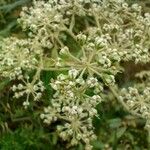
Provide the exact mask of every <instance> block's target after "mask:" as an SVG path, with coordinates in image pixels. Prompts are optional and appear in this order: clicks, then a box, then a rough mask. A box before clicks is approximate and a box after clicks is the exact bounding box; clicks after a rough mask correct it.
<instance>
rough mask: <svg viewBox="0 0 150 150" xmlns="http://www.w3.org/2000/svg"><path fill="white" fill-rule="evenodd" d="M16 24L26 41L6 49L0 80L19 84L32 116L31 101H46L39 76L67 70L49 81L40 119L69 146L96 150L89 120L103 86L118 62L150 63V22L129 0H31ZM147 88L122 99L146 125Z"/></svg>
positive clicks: (0, 50) (4, 44)
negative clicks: (49, 90)
mask: <svg viewBox="0 0 150 150" xmlns="http://www.w3.org/2000/svg"><path fill="white" fill-rule="evenodd" d="M81 20H82V21H81ZM18 22H19V24H20V25H21V27H22V29H23V30H25V31H26V32H27V33H28V34H27V38H26V39H19V38H17V37H10V38H6V39H4V40H3V41H1V43H0V64H1V65H0V77H3V78H10V79H11V80H12V79H13V80H15V81H17V82H14V83H18V84H17V85H15V84H14V85H13V87H12V90H13V91H14V93H15V94H14V98H20V97H22V96H26V100H25V101H24V103H23V105H24V106H25V108H27V106H28V105H29V104H30V100H29V98H30V97H32V99H33V101H37V100H42V99H43V97H42V92H43V90H44V89H45V88H46V87H44V85H43V83H42V81H41V79H40V77H41V72H45V71H47V72H48V73H49V71H64V72H65V71H66V70H69V72H68V74H67V75H64V74H60V75H59V76H58V77H57V80H51V87H52V88H53V89H54V90H55V91H56V92H55V94H54V95H53V98H52V100H51V101H50V103H51V104H50V106H48V107H46V108H45V109H44V113H43V114H41V118H42V119H43V121H44V123H46V124H48V125H50V124H51V123H53V122H55V123H56V124H57V123H60V124H59V125H57V129H56V131H57V132H58V133H59V136H60V137H61V138H62V139H63V140H65V141H68V142H69V143H70V146H73V145H77V144H78V143H79V142H80V141H81V142H83V143H85V145H86V150H90V149H92V146H91V145H90V141H91V140H93V139H95V134H94V128H93V126H92V118H93V117H94V116H97V110H96V108H95V107H96V106H97V104H98V103H99V102H101V96H100V94H101V92H102V90H103V84H104V85H105V86H107V87H109V88H110V86H113V85H114V84H115V77H116V75H117V73H118V72H121V71H123V68H122V67H121V65H120V64H121V62H126V61H134V62H135V63H141V64H145V63H148V62H150V51H149V50H150V42H149V39H150V14H149V13H146V14H143V12H142V8H141V7H140V6H138V5H137V4H133V5H131V6H129V5H128V4H127V3H126V2H125V0H48V1H46V2H45V1H44V0H43V1H42V0H41V1H38V0H37V1H36V0H34V1H33V6H31V7H30V8H27V7H24V8H23V9H22V12H21V14H20V18H19V19H18ZM69 40H70V41H72V42H73V43H74V44H72V43H71V44H68V43H69V42H70V41H69ZM71 68H74V69H71ZM34 72H35V75H33V73H34ZM31 74H32V75H33V76H32V75H31ZM26 75H27V77H26ZM30 76H31V77H30ZM144 76H145V75H144ZM32 77H33V80H32ZM146 77H147V75H146ZM99 81H101V83H99ZM147 81H148V82H149V81H150V80H147ZM144 86H145V85H144ZM145 87H146V88H145V89H144V88H143V87H142V88H141V87H140V86H139V87H133V88H131V87H130V88H129V89H128V90H127V89H123V90H122V92H121V95H122V96H120V99H121V100H122V101H124V102H125V103H126V104H127V105H128V106H129V108H130V110H132V111H134V112H136V113H138V114H141V115H142V116H143V117H147V116H148V115H149V113H150V110H149V100H150V96H149V95H150V88H149V87H150V86H149V85H148V84H147V85H146V86H145ZM110 89H111V88H110ZM43 104H44V103H43ZM57 120H58V121H57Z"/></svg>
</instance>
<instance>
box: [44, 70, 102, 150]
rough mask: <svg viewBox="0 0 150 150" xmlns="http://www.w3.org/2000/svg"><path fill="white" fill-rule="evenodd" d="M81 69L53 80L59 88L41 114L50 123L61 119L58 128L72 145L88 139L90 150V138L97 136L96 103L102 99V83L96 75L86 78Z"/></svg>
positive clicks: (87, 147) (61, 135) (54, 84)
mask: <svg viewBox="0 0 150 150" xmlns="http://www.w3.org/2000/svg"><path fill="white" fill-rule="evenodd" d="M77 75H78V71H77V70H75V69H72V70H70V71H69V72H68V75H63V74H61V75H59V76H58V78H57V80H52V81H51V86H52V88H53V89H54V90H55V91H56V92H55V94H54V95H53V99H52V100H51V105H50V106H48V107H47V108H45V109H44V113H43V114H41V118H42V119H43V120H44V123H46V124H48V125H50V124H51V123H52V122H55V121H57V120H59V121H61V124H59V125H57V129H56V130H57V132H58V133H59V136H60V137H61V138H62V139H63V140H64V141H68V142H70V146H74V145H77V144H79V142H80V141H81V142H84V143H85V144H86V148H85V149H87V150H89V149H91V148H92V146H91V145H90V141H91V140H94V139H95V138H96V136H95V134H94V131H93V125H92V118H93V117H94V116H97V110H96V108H95V107H96V105H97V104H99V103H100V102H101V96H100V93H101V91H102V87H101V84H100V83H99V82H98V80H97V79H96V78H94V77H89V78H87V79H86V80H84V79H83V78H80V76H77ZM90 89H99V91H97V90H96V92H95V93H96V94H95V93H93V94H90V95H89V94H88V93H87V90H90Z"/></svg>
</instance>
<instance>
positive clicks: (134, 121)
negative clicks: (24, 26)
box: [0, 0, 150, 150]
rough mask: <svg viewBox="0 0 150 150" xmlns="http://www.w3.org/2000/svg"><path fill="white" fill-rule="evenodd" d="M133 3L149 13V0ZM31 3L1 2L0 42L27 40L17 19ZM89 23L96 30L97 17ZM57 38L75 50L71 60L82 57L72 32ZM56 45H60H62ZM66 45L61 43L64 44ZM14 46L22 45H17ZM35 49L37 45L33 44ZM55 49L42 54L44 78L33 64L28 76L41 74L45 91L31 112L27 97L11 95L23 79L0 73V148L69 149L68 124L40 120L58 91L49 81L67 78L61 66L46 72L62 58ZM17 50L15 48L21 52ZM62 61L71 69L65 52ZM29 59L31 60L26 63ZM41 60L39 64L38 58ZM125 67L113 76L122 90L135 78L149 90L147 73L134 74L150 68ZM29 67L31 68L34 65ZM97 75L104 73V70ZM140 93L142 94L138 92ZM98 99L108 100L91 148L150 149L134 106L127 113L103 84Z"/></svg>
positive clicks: (101, 110) (79, 148)
mask: <svg viewBox="0 0 150 150" xmlns="http://www.w3.org/2000/svg"><path fill="white" fill-rule="evenodd" d="M134 2H138V3H140V4H141V5H142V6H145V7H144V11H146V12H148V11H150V9H149V2H148V1H146V0H143V1H140V0H133V1H129V4H131V3H134ZM30 5H31V0H8V1H5V0H4V1H1V2H0V29H1V30H0V39H3V38H4V37H9V36H10V35H15V37H19V38H20V37H26V36H27V34H26V32H28V31H26V32H25V33H22V31H21V28H20V26H18V25H17V18H18V17H19V14H20V10H21V7H22V6H30ZM77 19H78V21H77V24H76V25H75V27H74V32H75V33H79V31H80V29H81V30H82V29H84V27H85V25H86V23H83V22H84V21H83V20H84V19H85V18H84V17H83V18H82V17H81V18H80V17H79V18H77ZM87 20H88V23H87V24H88V25H89V24H90V25H91V26H93V18H90V17H89V18H87ZM59 39H61V40H62V43H63V44H65V45H67V47H68V48H69V49H72V50H73V51H71V54H73V55H72V56H77V57H79V58H80V56H81V55H82V54H81V52H80V50H81V47H80V45H79V44H78V42H76V40H75V39H74V37H73V35H71V34H70V33H69V32H64V33H62V34H61V36H60V37H59ZM40 40H42V39H40ZM57 42H58V43H59V42H60V41H57ZM14 43H15V42H14ZM62 43H59V44H60V45H61V44H62ZM21 44H22V43H21ZM59 44H58V45H59ZM16 45H17V46H18V45H19V44H16ZM17 46H16V47H17ZM32 46H34V43H33V44H32ZM55 46H56V47H55ZM55 46H54V47H53V48H52V52H51V53H52V54H51V55H52V59H48V57H47V55H49V54H48V52H47V51H48V49H47V47H45V48H44V52H45V54H46V55H45V56H46V57H45V56H44V57H45V58H44V59H43V60H44V64H45V66H44V67H45V70H42V71H41V72H40V75H39V74H36V75H35V72H36V71H35V70H38V69H39V68H40V66H38V65H35V66H36V67H35V66H34V65H33V66H34V67H35V68H34V69H33V71H30V70H29V71H27V74H29V76H30V77H31V79H32V78H33V79H34V78H37V76H40V79H41V81H42V82H43V85H44V87H45V91H44V92H43V96H42V101H37V102H36V103H35V102H34V101H31V105H29V107H28V108H27V109H24V108H23V107H22V101H25V100H26V96H25V95H23V96H22V97H21V98H20V99H19V100H18V99H13V92H12V90H11V88H12V86H13V85H14V84H15V85H18V83H19V80H10V79H8V78H4V77H3V76H2V77H1V75H0V150H55V149H56V150H66V145H67V142H66V141H63V140H61V139H60V138H59V133H58V132H56V126H57V124H59V123H64V122H65V121H64V120H58V121H56V122H53V123H52V126H49V125H47V124H43V120H42V119H41V118H40V117H39V116H40V115H41V114H42V113H43V106H44V107H45V106H46V107H47V106H48V105H49V104H50V103H51V102H52V97H53V94H54V93H55V89H53V88H52V87H51V85H50V81H51V79H56V78H57V76H58V75H60V73H63V74H65V75H67V72H66V70H65V69H66V68H65V69H64V70H59V69H58V68H59V67H56V68H55V69H56V70H47V68H51V66H53V64H55V63H56V62H55V61H54V58H57V57H58V51H56V49H57V45H55ZM20 47H21V46H20ZM37 47H38V45H37ZM17 48H18V47H17ZM17 48H16V49H15V50H17ZM20 49H21V48H20ZM61 57H62V58H65V59H66V60H67V61H68V62H67V61H66V62H67V63H68V64H69V65H72V64H71V61H70V58H69V57H68V56H66V55H64V53H63V55H62V56H61ZM28 58H29V57H27V58H26V59H28ZM73 59H74V58H71V60H73ZM37 60H39V59H38V57H37ZM58 61H59V60H58ZM121 63H122V65H121V68H119V67H118V68H119V69H118V70H119V71H122V67H123V68H124V74H123V73H118V74H117V76H115V77H116V78H117V79H116V81H117V85H119V86H118V87H119V88H120V87H121V88H122V87H123V88H127V87H129V86H132V85H133V83H135V82H136V81H137V80H138V81H140V82H141V80H142V85H141V84H140V85H138V87H139V88H140V89H143V88H141V87H144V88H145V87H146V86H147V84H148V83H149V80H147V79H148V78H147V76H146V81H147V82H146V84H144V85H143V80H144V81H145V77H144V79H143V76H144V75H145V74H144V73H143V74H144V75H143V74H142V75H141V74H140V75H138V76H140V79H135V78H134V77H133V76H134V75H135V74H136V72H139V71H141V70H145V69H146V70H148V69H149V64H144V65H142V66H139V64H138V65H133V66H132V62H130V61H129V63H126V62H121ZM29 64H30V65H32V64H31V63H29ZM114 64H115V63H114ZM0 65H1V64H0ZM75 65H76V66H77V65H78V63H76V62H75ZM124 66H125V67H124ZM0 67H1V66H0ZM130 68H132V69H130ZM13 69H14V68H13ZM99 70H100V69H99ZM4 71H5V70H4ZM88 71H89V70H86V73H87V72H88ZM113 71H114V70H109V71H106V72H105V75H104V77H106V75H108V76H107V77H108V78H100V77H99V78H98V80H99V81H100V82H101V81H102V80H104V82H106V81H110V82H113V81H112V80H113V79H111V78H110V76H109V75H112V74H113V75H114V74H115V73H114V72H113ZM99 72H100V73H101V70H100V71H99ZM112 72H113V73H112ZM83 73H84V71H83ZM89 73H90V74H91V75H93V74H94V73H92V72H91V71H89ZM146 73H147V72H146ZM141 76H142V77H141ZM86 78H87V74H86V75H84V79H86ZM31 79H29V80H31ZM133 79H134V80H133ZM116 91H117V92H118V93H120V90H118V89H117V90H116ZM56 92H57V90H56ZM65 92H66V91H65ZM141 93H142V92H140V93H139V94H141ZM84 94H85V93H84ZM86 94H87V95H88V96H92V94H93V91H92V90H91V89H90V90H89V89H88V90H87V92H86ZM127 94H128V93H127ZM61 96H62V95H61ZM61 96H60V97H61ZM100 96H101V97H102V99H103V101H104V102H102V103H100V104H99V105H98V106H97V111H98V115H99V117H97V116H96V117H94V119H93V125H94V127H95V129H94V132H95V134H96V135H97V140H94V141H93V142H92V145H93V150H126V149H131V150H144V149H145V150H149V149H150V140H149V136H150V135H149V132H147V130H145V129H144V127H145V122H146V119H145V118H144V119H143V118H142V117H141V116H140V117H139V115H137V114H136V113H137V112H136V113H135V111H134V109H133V112H132V107H130V108H131V110H128V108H127V109H126V106H125V107H124V106H122V105H120V103H119V101H116V98H115V93H113V94H112V93H110V90H109V88H108V86H107V84H106V85H104V92H103V93H102V94H101V95H100ZM127 96H128V95H127ZM142 96H143V95H142ZM57 98H59V97H57ZM31 99H32V100H33V99H34V98H33V97H32V98H31ZM125 100H126V99H125ZM123 105H124V104H123ZM123 108H124V109H123ZM50 113H51V112H50ZM148 125H149V124H148ZM67 148H68V149H69V150H84V144H83V143H82V142H80V143H79V144H78V145H77V146H76V147H70V146H68V147H67Z"/></svg>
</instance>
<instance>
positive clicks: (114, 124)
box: [108, 118, 122, 129]
mask: <svg viewBox="0 0 150 150" xmlns="http://www.w3.org/2000/svg"><path fill="white" fill-rule="evenodd" d="M108 123H109V126H110V128H113V129H114V128H118V127H119V126H120V125H121V123H122V122H121V119H120V118H115V119H111V120H109V121H108Z"/></svg>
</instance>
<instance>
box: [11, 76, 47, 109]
mask: <svg viewBox="0 0 150 150" xmlns="http://www.w3.org/2000/svg"><path fill="white" fill-rule="evenodd" d="M21 81H22V83H19V84H18V85H13V86H12V91H13V92H14V98H17V99H18V98H20V97H23V96H26V100H25V101H24V102H23V106H24V107H25V108H27V107H28V106H29V105H30V102H29V100H30V96H31V95H32V97H33V100H34V101H38V100H40V98H41V97H42V92H43V91H44V89H45V87H44V85H43V82H42V81H34V80H32V82H30V81H29V76H26V80H25V79H23V78H22V79H21Z"/></svg>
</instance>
